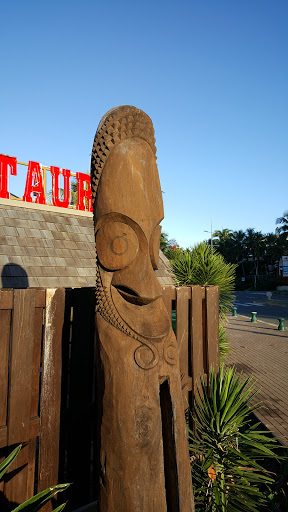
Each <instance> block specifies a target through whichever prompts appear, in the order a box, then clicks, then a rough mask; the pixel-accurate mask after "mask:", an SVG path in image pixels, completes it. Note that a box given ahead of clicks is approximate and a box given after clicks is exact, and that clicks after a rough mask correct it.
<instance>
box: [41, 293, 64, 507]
mask: <svg viewBox="0 0 288 512" xmlns="http://www.w3.org/2000/svg"><path fill="white" fill-rule="evenodd" d="M64 307H65V289H64V288H54V289H47V290H46V316H45V325H44V341H43V358H42V361H43V362H42V387H41V400H40V440H39V441H40V442H39V480H38V491H42V490H43V489H45V488H46V487H49V486H51V485H55V484H57V483H58V454H59V435H60V400H61V370H62V357H61V343H62V328H63V321H64ZM44 510H45V511H46V510H47V511H48V510H51V503H48V504H47V505H46V506H45V508H44Z"/></svg>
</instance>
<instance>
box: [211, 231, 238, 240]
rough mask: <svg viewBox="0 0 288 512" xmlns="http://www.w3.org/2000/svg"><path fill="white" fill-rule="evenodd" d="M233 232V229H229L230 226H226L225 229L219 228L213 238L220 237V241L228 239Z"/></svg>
mask: <svg viewBox="0 0 288 512" xmlns="http://www.w3.org/2000/svg"><path fill="white" fill-rule="evenodd" d="M232 233H233V232H232V231H231V229H228V228H224V229H222V231H221V230H220V229H218V230H216V231H214V233H213V238H218V239H219V240H220V241H221V240H227V239H228V238H230V236H231V235H232Z"/></svg>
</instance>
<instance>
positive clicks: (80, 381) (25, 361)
mask: <svg viewBox="0 0 288 512" xmlns="http://www.w3.org/2000/svg"><path fill="white" fill-rule="evenodd" d="M163 297H164V301H165V304H166V307H167V310H168V312H169V315H170V317H172V310H176V337H177V340H178V344H179V353H180V365H181V373H182V384H183V394H184V403H185V404H187V402H188V403H189V405H190V407H191V406H192V402H193V393H194V392H195V389H196V382H197V380H198V381H199V377H200V374H203V373H204V374H205V375H207V374H208V370H209V366H210V364H214V366H217V365H218V361H219V356H218V314H219V308H218V288H216V287H200V286H191V287H181V288H171V287H169V288H168V287H167V288H164V289H163ZM94 311H95V290H94V289H93V288H78V289H77V288H75V289H66V290H65V289H63V288H58V289H53V290H50V289H47V290H39V289H26V290H0V350H1V358H0V457H2V458H3V457H4V455H7V453H9V452H10V451H11V449H12V448H13V447H14V446H15V445H18V444H20V443H23V448H22V450H21V452H20V454H19V455H18V457H17V459H16V462H15V463H14V466H13V467H11V469H10V472H9V473H8V474H7V475H6V478H5V480H4V482H2V483H1V484H0V485H1V486H0V491H1V492H2V497H3V496H4V498H5V499H7V500H9V502H10V503H11V502H13V503H17V504H19V503H21V502H23V501H24V500H25V499H27V498H28V497H30V496H32V495H33V494H34V493H36V492H39V491H40V490H42V489H44V488H46V487H48V486H49V485H53V484H55V483H58V482H62V483H63V482H73V485H72V486H71V487H70V488H69V490H68V493H67V496H65V499H68V500H69V504H68V507H67V511H68V510H69V509H70V510H75V509H76V508H77V507H80V506H82V505H85V504H87V503H89V502H91V501H93V500H94V499H95V485H94V482H95V473H96V466H97V461H96V460H95V453H94V444H95V435H96V434H95V433H96V422H97V418H96V404H95V403H96V397H97V393H96V388H95V383H96V379H95V346H94ZM1 492H0V495H1ZM0 498H1V496H0ZM61 498H62V496H61ZM0 504H1V499H0ZM49 508H50V509H51V505H50V506H49V507H48V509H49ZM2 510H3V512H4V511H5V507H4V506H3V507H2V508H1V511H2ZM7 510H8V508H7Z"/></svg>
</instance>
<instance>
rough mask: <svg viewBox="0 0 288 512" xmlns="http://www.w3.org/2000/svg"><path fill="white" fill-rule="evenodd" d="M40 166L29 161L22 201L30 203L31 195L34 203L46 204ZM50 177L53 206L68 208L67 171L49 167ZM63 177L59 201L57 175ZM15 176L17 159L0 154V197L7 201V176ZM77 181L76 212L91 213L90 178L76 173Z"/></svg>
mask: <svg viewBox="0 0 288 512" xmlns="http://www.w3.org/2000/svg"><path fill="white" fill-rule="evenodd" d="M41 170H42V166H41V164H40V163H39V162H34V161H32V160H30V161H29V164H28V171H27V176H26V184H25V191H24V195H23V201H26V202H27V203H32V194H33V195H34V196H36V200H35V203H38V204H46V198H45V193H44V183H43V174H42V172H41ZM49 170H50V172H51V175H52V203H53V205H54V206H58V207H61V208H68V206H69V198H70V176H71V171H69V169H61V170H60V168H59V167H56V166H53V165H52V166H51V167H50V169H49ZM60 173H61V174H62V175H63V179H64V190H63V199H61V200H60V197H59V196H60V194H59V175H60ZM9 174H11V175H12V176H17V158H16V157H14V156H7V155H2V154H0V197H2V198H4V199H9V190H8V176H9ZM76 179H77V205H76V209H77V210H88V211H89V212H92V211H93V209H92V194H91V185H90V176H89V174H85V173H83V172H76Z"/></svg>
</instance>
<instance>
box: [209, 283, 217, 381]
mask: <svg viewBox="0 0 288 512" xmlns="http://www.w3.org/2000/svg"><path fill="white" fill-rule="evenodd" d="M206 340H207V341H206V343H207V374H208V373H209V368H210V367H211V366H214V369H215V370H216V369H217V368H218V366H219V288H218V287H217V286H207V287H206Z"/></svg>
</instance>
